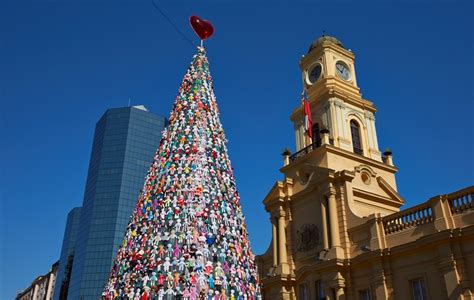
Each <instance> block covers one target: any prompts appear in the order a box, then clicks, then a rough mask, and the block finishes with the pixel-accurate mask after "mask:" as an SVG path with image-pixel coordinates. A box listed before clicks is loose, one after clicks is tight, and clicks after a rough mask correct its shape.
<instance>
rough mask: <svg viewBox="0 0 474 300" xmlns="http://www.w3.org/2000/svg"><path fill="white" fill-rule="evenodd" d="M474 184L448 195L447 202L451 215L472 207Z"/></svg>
mask: <svg viewBox="0 0 474 300" xmlns="http://www.w3.org/2000/svg"><path fill="white" fill-rule="evenodd" d="M473 195H474V186H471V187H468V188H466V189H463V190H460V191H458V192H455V193H452V194H449V195H448V203H449V207H450V208H451V213H452V214H453V215H455V214H460V213H463V212H465V211H467V210H470V209H473V208H474V206H473V204H472V198H473Z"/></svg>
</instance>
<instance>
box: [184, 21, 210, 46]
mask: <svg viewBox="0 0 474 300" xmlns="http://www.w3.org/2000/svg"><path fill="white" fill-rule="evenodd" d="M189 24H191V27H192V28H193V30H194V32H195V33H196V35H197V36H198V37H199V38H200V39H201V47H203V44H204V40H207V39H208V38H210V37H211V35H212V34H213V33H214V26H212V24H211V22H209V21H208V20H204V19H201V18H200V17H198V16H191V17H189Z"/></svg>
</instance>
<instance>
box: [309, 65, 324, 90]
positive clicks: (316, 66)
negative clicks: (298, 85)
mask: <svg viewBox="0 0 474 300" xmlns="http://www.w3.org/2000/svg"><path fill="white" fill-rule="evenodd" d="M318 67H319V70H320V71H319V74H318V76H317V77H316V79H314V80H313V81H312V80H311V73H312V72H313V71H314V70H316V68H318ZM322 75H323V65H322V64H320V63H316V64H313V65H311V67H309V68H308V69H307V70H306V83H307V84H309V85H313V84H315V83H316V82H318V80H319V79H321V77H322Z"/></svg>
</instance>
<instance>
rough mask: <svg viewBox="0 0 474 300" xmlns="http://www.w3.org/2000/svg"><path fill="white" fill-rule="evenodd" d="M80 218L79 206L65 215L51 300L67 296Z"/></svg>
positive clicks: (58, 299)
mask: <svg viewBox="0 0 474 300" xmlns="http://www.w3.org/2000/svg"><path fill="white" fill-rule="evenodd" d="M80 218H81V208H80V207H75V208H73V209H71V211H70V212H69V214H68V215H67V221H66V229H65V230H64V238H63V245H62V247H61V256H60V258H59V268H58V275H57V277H56V284H55V285H54V293H53V300H60V299H61V300H63V299H66V297H67V291H68V287H69V280H70V278H71V269H72V263H73V261H74V250H75V247H76V237H77V230H78V228H79V220H80Z"/></svg>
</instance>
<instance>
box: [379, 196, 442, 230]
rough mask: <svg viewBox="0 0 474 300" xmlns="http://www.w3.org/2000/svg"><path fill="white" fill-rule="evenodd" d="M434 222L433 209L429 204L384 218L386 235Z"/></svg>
mask: <svg viewBox="0 0 474 300" xmlns="http://www.w3.org/2000/svg"><path fill="white" fill-rule="evenodd" d="M433 221H434V214H433V209H432V208H431V206H430V205H429V204H428V203H426V202H425V203H422V204H420V205H417V206H414V207H411V208H409V209H406V210H403V211H400V212H398V213H394V214H391V215H388V216H386V217H384V218H383V227H384V230H385V234H392V233H395V232H398V231H402V230H405V229H407V228H411V227H415V226H418V225H421V224H427V223H430V222H433Z"/></svg>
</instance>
